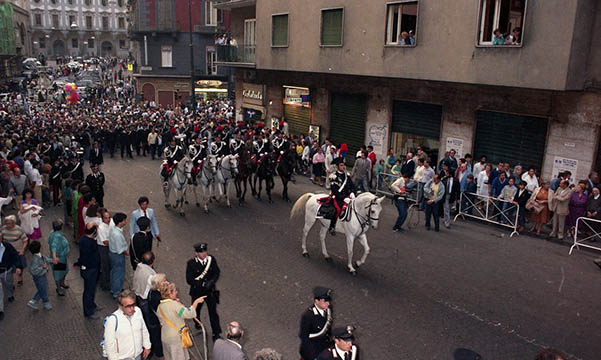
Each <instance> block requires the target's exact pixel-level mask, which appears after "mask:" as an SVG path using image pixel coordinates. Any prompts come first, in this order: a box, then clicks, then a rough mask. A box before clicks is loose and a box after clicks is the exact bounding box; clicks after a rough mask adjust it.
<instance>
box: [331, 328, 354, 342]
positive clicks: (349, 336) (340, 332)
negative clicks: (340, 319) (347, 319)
mask: <svg viewBox="0 0 601 360" xmlns="http://www.w3.org/2000/svg"><path fill="white" fill-rule="evenodd" d="M353 331H355V327H354V326H351V325H349V326H346V327H340V328H334V329H333V330H332V335H334V337H335V338H337V339H342V340H355V336H354V335H353Z"/></svg>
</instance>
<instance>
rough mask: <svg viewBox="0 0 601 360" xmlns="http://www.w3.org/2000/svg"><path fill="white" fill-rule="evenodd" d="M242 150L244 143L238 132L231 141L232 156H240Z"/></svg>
mask: <svg viewBox="0 0 601 360" xmlns="http://www.w3.org/2000/svg"><path fill="white" fill-rule="evenodd" d="M242 150H244V141H242V138H241V135H240V132H239V131H237V130H236V136H235V137H234V138H233V139H231V140H230V154H240V153H241V152H242Z"/></svg>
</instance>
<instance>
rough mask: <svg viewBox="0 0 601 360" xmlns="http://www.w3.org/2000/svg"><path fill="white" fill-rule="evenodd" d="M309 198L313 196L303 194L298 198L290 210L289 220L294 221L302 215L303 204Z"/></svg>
mask: <svg viewBox="0 0 601 360" xmlns="http://www.w3.org/2000/svg"><path fill="white" fill-rule="evenodd" d="M311 196H313V194H312V193H305V194H303V195H302V196H301V197H300V198H298V200H296V202H295V203H294V206H293V207H292V210H290V220H292V219H294V218H295V217H297V216H299V215H300V214H301V213H302V211H303V210H304V209H305V204H306V203H307V201H308V200H309V198H310V197H311Z"/></svg>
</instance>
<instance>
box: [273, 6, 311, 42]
mask: <svg viewBox="0 0 601 360" xmlns="http://www.w3.org/2000/svg"><path fill="white" fill-rule="evenodd" d="M284 15H286V45H274V44H273V18H274V17H276V16H284ZM320 41H321V40H320ZM288 46H290V13H287V12H285V13H277V14H271V47H272V48H287V47H288Z"/></svg>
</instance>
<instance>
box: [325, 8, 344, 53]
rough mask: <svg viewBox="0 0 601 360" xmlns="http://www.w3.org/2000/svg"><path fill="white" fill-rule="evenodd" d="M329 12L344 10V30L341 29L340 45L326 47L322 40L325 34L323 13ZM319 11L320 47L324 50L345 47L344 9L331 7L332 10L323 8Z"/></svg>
mask: <svg viewBox="0 0 601 360" xmlns="http://www.w3.org/2000/svg"><path fill="white" fill-rule="evenodd" d="M328 10H342V29H340V45H324V44H322V43H321V38H322V34H323V13H324V11H328ZM319 11H320V19H319V47H322V48H339V47H344V18H345V11H344V7H341V6H337V7H330V8H322V9H320V10H319Z"/></svg>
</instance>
